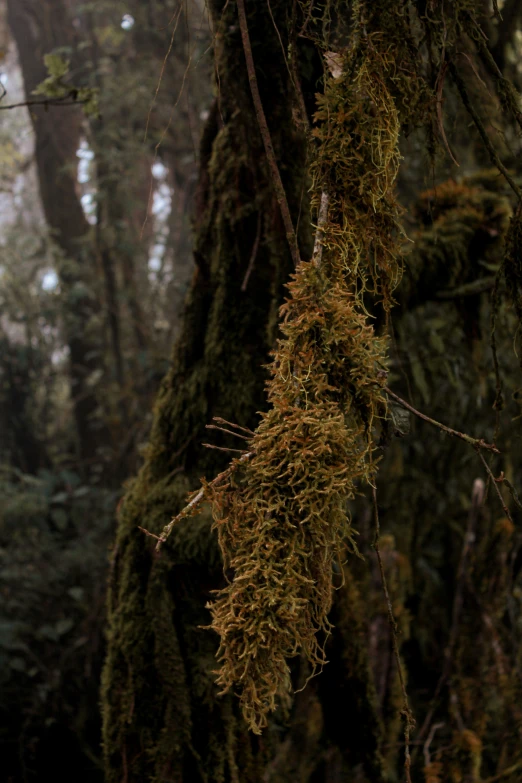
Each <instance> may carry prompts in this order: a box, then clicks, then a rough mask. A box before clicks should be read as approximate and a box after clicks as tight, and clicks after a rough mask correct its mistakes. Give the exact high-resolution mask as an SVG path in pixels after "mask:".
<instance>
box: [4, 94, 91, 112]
mask: <svg viewBox="0 0 522 783" xmlns="http://www.w3.org/2000/svg"><path fill="white" fill-rule="evenodd" d="M84 103H87V101H86V100H85V101H80V100H75V99H74V98H73V99H70V96H67V97H66V98H46V99H45V100H41V101H22V102H21V103H10V104H8V105H7V106H2V104H1V103H0V109H1V110H3V109H19V108H21V107H22V106H28V107H29V108H31V106H46V107H49V106H81V105H82V104H84Z"/></svg>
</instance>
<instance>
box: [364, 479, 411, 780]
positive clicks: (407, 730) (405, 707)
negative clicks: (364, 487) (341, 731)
mask: <svg viewBox="0 0 522 783" xmlns="http://www.w3.org/2000/svg"><path fill="white" fill-rule="evenodd" d="M372 495H373V509H374V519H375V537H374V540H373V548H374V549H375V554H376V555H377V562H378V564H379V572H380V575H381V584H382V589H383V592H384V597H385V598H386V606H387V609H388V622H389V624H390V630H391V635H392V645H393V654H394V656H395V663H396V665H397V672H398V675H399V682H400V686H401V692H402V710H401V714H402V716H403V717H404V757H405V758H404V770H405V774H406V783H411V773H410V768H411V757H410V735H411V732H412V730H413V729H414V728H415V718H414V717H413V713H412V711H411V707H410V703H409V700H408V694H407V692H406V682H405V679H404V672H403V670H402V662H401V656H400V653H399V643H398V641H397V622H396V620H395V617H394V614H393V607H392V603H391V599H390V593H389V591H388V583H387V581H386V574H385V573H384V565H383V562H382V557H381V550H380V549H379V538H380V535H381V525H380V521H379V507H378V505H377V489H376V488H375V487H372Z"/></svg>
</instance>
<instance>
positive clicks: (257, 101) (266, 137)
mask: <svg viewBox="0 0 522 783" xmlns="http://www.w3.org/2000/svg"><path fill="white" fill-rule="evenodd" d="M237 13H238V17H239V28H240V30H241V39H242V41H243V51H244V52H245V60H246V67H247V73H248V81H249V84H250V90H251V92H252V100H253V102H254V108H255V112H256V117H257V123H258V125H259V130H260V132H261V137H262V139H263V145H264V148H265V152H266V157H267V160H268V167H269V169H270V175H271V178H272V186H273V188H274V190H275V194H276V198H277V203H278V204H279V209H280V210H281V217H282V219H283V224H284V227H285V231H286V238H287V240H288V246H289V248H290V254H291V256H292V260H293V262H294V266H296V267H297V266H298V264H299V262H300V257H299V248H298V245H297V236H296V233H295V230H294V225H293V223H292V218H291V216H290V209H289V207H288V201H287V198H286V193H285V189H284V186H283V181H282V179H281V174H280V173H279V167H278V165H277V160H276V156H275V152H274V146H273V144H272V137H271V136H270V131H269V129H268V123H267V121H266V116H265V112H264V109H263V104H262V102H261V95H260V94H259V85H258V83H257V76H256V69H255V66H254V58H253V57H252V47H251V45H250V35H249V33H248V25H247V19H246V12H245V3H244V0H237Z"/></svg>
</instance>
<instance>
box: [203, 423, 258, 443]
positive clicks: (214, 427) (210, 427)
mask: <svg viewBox="0 0 522 783" xmlns="http://www.w3.org/2000/svg"><path fill="white" fill-rule="evenodd" d="M205 429H206V430H219V431H220V432H226V433H227V435H233V436H234V437H235V438H242V439H243V440H248V441H250V440H252V437H248V436H247V435H241V433H240V432H232V430H226V429H225V428H224V427H218V426H217V424H206V425H205Z"/></svg>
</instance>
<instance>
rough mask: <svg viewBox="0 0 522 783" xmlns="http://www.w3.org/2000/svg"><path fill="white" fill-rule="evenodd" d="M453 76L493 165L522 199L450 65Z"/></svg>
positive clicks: (464, 86)
mask: <svg viewBox="0 0 522 783" xmlns="http://www.w3.org/2000/svg"><path fill="white" fill-rule="evenodd" d="M449 67H450V71H451V76H452V78H453V81H454V82H455V85H456V87H457V90H458V91H459V94H460V97H461V99H462V103H463V104H464V106H465V107H466V109H467V112H468V114H469V115H470V117H471V119H472V120H473V122H474V123H475V127H476V129H477V130H478V132H479V135H480V137H481V139H482V141H483V143H484V146H485V147H486V149H487V151H488V152H489V157H490V158H491V161H492V163H493V164H494V165H495V166H496V167H497V169H498V170H499V171H500V173H501V174H503V175H504V178H505V180H506V182H508V183H509V185H510V187H511V189H512V190H513V192H514V193H516V195H517V196H518V198H519V199H521V198H522V191H521V190H520V188H519V187H518V185H517V184H516V182H515V181H514V179H513V178H512V177H511V175H510V173H509V171H508V170H507V169H506V167H505V166H504V164H503V163H502V161H501V160H500V158H499V156H498V153H497V151H496V149H495V147H494V146H493V144H492V143H491V140H490V138H489V136H488V134H487V133H486V129H485V128H484V125H483V124H482V120H481V119H480V117H479V115H478V114H477V111H476V109H475V107H474V106H473V104H472V103H471V100H470V97H469V95H468V91H467V89H466V85H465V84H464V80H463V79H462V77H461V76H460V74H459V72H458V71H457V69H456V68H455V65H454V64H453V63H450V65H449Z"/></svg>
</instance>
